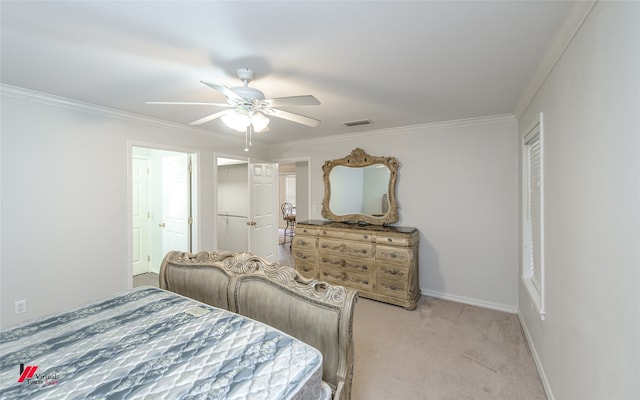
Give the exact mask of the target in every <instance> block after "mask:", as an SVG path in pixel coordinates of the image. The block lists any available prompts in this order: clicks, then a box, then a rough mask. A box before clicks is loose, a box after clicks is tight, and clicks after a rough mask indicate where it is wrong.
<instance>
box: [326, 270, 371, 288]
mask: <svg viewBox="0 0 640 400" xmlns="http://www.w3.org/2000/svg"><path fill="white" fill-rule="evenodd" d="M320 280H323V281H326V282H329V283H333V284H336V285H341V286H347V287H351V288H354V289H356V290H357V289H365V290H369V289H370V288H371V278H370V277H369V274H356V273H349V272H346V271H339V270H335V269H326V270H325V269H320Z"/></svg>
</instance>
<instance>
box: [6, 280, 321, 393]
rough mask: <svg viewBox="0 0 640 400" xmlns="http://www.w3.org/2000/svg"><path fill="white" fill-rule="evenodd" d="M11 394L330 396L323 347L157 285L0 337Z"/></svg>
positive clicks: (64, 313)
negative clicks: (325, 380)
mask: <svg viewBox="0 0 640 400" xmlns="http://www.w3.org/2000/svg"><path fill="white" fill-rule="evenodd" d="M0 354H2V357H1V360H0V398H2V399H27V398H28V399H107V398H109V399H135V398H140V399H143V398H144V399H237V400H249V399H252V400H253V399H265V400H266V399H292V400H303V399H328V398H330V396H331V391H330V388H329V387H328V385H327V384H326V383H324V382H323V381H322V373H323V359H322V354H321V353H320V351H319V350H317V349H315V348H313V347H312V346H310V345H308V344H306V343H304V342H303V341H301V340H299V339H296V338H294V337H293V336H290V335H288V334H286V333H284V332H282V331H280V330H277V329H275V328H273V327H271V326H268V325H266V324H264V323H262V322H259V321H256V320H252V319H250V318H247V317H245V316H242V315H239V314H237V313H233V312H230V311H227V310H224V309H221V308H216V307H212V306H210V305H207V304H204V303H202V302H199V301H196V300H194V299H191V298H188V297H185V296H182V295H179V294H176V293H172V292H170V291H167V290H163V289H160V288H152V287H140V288H135V289H131V290H128V291H125V292H122V293H118V294H115V295H113V296H111V297H109V298H107V299H103V300H101V301H97V302H94V303H91V304H88V305H85V306H82V307H79V308H76V309H73V310H70V311H66V312H62V313H60V314H56V315H53V316H48V317H45V318H42V319H39V320H36V321H33V322H29V323H26V324H23V325H20V326H17V327H14V328H12V329H9V330H7V331H3V332H2V333H0Z"/></svg>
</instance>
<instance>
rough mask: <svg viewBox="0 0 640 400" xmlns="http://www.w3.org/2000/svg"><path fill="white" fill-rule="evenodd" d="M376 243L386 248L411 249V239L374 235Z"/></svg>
mask: <svg viewBox="0 0 640 400" xmlns="http://www.w3.org/2000/svg"><path fill="white" fill-rule="evenodd" d="M376 243H378V244H380V245H386V246H398V247H411V245H412V244H413V243H411V237H408V236H394V235H376Z"/></svg>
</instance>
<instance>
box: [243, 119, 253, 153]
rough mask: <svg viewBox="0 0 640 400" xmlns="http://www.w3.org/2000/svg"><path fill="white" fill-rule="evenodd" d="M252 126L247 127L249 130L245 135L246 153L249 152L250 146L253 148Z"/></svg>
mask: <svg viewBox="0 0 640 400" xmlns="http://www.w3.org/2000/svg"><path fill="white" fill-rule="evenodd" d="M251 134H252V130H251V124H249V126H247V130H246V131H245V133H244V151H249V146H251Z"/></svg>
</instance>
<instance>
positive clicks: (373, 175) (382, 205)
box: [329, 164, 391, 217]
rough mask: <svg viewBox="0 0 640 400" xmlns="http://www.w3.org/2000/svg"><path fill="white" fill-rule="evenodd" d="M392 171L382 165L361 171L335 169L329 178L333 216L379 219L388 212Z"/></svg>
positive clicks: (375, 165)
mask: <svg viewBox="0 0 640 400" xmlns="http://www.w3.org/2000/svg"><path fill="white" fill-rule="evenodd" d="M390 178H391V171H389V168H387V166H386V165H384V164H373V165H369V166H366V167H361V168H353V167H345V166H342V165H339V166H337V167H335V168H334V169H333V170H332V171H331V174H330V175H329V180H330V181H331V194H332V196H331V199H330V201H329V208H331V211H333V213H334V214H336V215H348V214H368V215H372V216H377V217H382V216H383V215H385V214H386V213H387V211H389V195H388V190H389V179H390Z"/></svg>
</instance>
